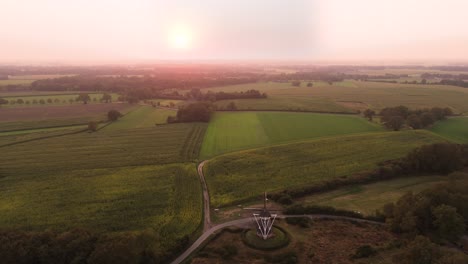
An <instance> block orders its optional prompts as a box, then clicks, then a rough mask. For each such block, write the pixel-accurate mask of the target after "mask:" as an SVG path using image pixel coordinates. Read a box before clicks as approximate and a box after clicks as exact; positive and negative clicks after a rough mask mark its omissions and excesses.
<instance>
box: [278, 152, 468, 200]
mask: <svg viewBox="0 0 468 264" xmlns="http://www.w3.org/2000/svg"><path fill="white" fill-rule="evenodd" d="M465 166H468V145H459V144H452V143H436V144H432V145H425V146H422V147H419V148H416V149H414V150H413V151H411V152H410V153H408V155H407V156H406V157H404V158H401V159H397V160H389V161H385V162H382V163H380V164H378V167H377V169H374V170H372V171H365V172H361V173H356V174H354V175H350V176H349V177H341V178H335V179H330V180H325V181H321V182H319V183H315V184H314V185H309V186H303V187H295V188H290V189H285V190H282V191H280V192H273V193H271V194H270V197H271V199H272V200H274V201H276V202H279V203H281V204H284V205H289V204H292V203H293V200H294V199H297V198H300V197H304V196H307V195H311V194H315V193H320V192H325V191H331V190H335V189H337V188H340V187H343V186H349V185H353V184H364V183H371V182H376V181H381V180H387V179H392V178H397V177H404V176H407V175H420V174H424V175H428V174H448V173H451V172H455V171H457V170H460V169H461V168H463V167H465Z"/></svg>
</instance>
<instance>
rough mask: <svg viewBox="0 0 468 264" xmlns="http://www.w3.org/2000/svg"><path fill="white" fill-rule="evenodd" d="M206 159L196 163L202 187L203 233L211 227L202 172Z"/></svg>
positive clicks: (208, 201)
mask: <svg viewBox="0 0 468 264" xmlns="http://www.w3.org/2000/svg"><path fill="white" fill-rule="evenodd" d="M206 162H207V161H206V160H204V161H202V162H201V163H200V164H198V169H197V170H198V176H199V177H200V182H201V184H202V189H203V215H204V219H203V233H205V232H206V231H208V229H210V227H211V216H210V194H209V193H208V187H207V186H206V181H205V175H204V174H203V166H205V163H206Z"/></svg>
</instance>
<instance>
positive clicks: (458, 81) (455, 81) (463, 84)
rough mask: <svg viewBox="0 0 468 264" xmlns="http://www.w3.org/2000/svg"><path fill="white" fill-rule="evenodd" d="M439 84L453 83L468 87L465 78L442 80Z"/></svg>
mask: <svg viewBox="0 0 468 264" xmlns="http://www.w3.org/2000/svg"><path fill="white" fill-rule="evenodd" d="M439 84H442V85H453V86H459V87H463V88H468V82H466V81H464V80H441V81H440V82H439Z"/></svg>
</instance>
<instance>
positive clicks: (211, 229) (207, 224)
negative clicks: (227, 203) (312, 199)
mask: <svg viewBox="0 0 468 264" xmlns="http://www.w3.org/2000/svg"><path fill="white" fill-rule="evenodd" d="M206 162H207V161H206V160H204V161H202V162H201V163H200V164H199V165H198V168H197V171H198V175H199V177H200V182H201V184H202V189H203V211H204V218H203V234H202V235H201V236H200V237H199V238H198V239H197V240H196V241H195V242H193V244H192V245H191V246H190V247H189V248H188V249H187V250H185V252H184V253H182V255H180V256H179V257H178V258H176V259H175V260H174V261H173V262H171V264H179V263H181V262H182V261H184V260H185V259H186V258H187V257H188V256H190V254H192V253H193V252H194V251H195V250H196V249H197V248H198V247H200V246H201V244H203V242H205V241H206V240H207V239H208V238H209V237H210V236H211V235H213V234H214V233H215V232H216V231H218V230H221V229H223V228H226V227H230V226H242V225H245V224H248V223H251V222H252V218H251V217H247V218H242V219H237V220H233V221H229V222H226V223H222V224H219V225H215V226H213V225H212V224H211V218H210V194H209V193H208V188H207V185H206V181H205V175H204V174H203V166H204V165H205V163H206ZM294 217H308V218H310V219H337V220H349V221H354V222H360V223H369V224H377V225H382V224H383V223H381V222H376V221H371V220H366V219H360V218H353V217H346V216H336V215H324V214H316V215H278V216H277V218H281V219H284V218H294Z"/></svg>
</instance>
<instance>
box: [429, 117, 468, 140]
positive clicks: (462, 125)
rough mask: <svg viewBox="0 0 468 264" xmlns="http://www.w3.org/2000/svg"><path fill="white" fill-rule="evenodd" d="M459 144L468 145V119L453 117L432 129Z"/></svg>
mask: <svg viewBox="0 0 468 264" xmlns="http://www.w3.org/2000/svg"><path fill="white" fill-rule="evenodd" d="M430 130H431V131H432V132H434V133H436V134H439V135H441V136H443V137H445V138H447V139H450V140H452V141H454V142H457V143H468V117H466V116H464V117H453V118H449V119H446V120H443V121H439V122H437V123H435V125H434V126H433V127H432V128H431V129H430Z"/></svg>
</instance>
